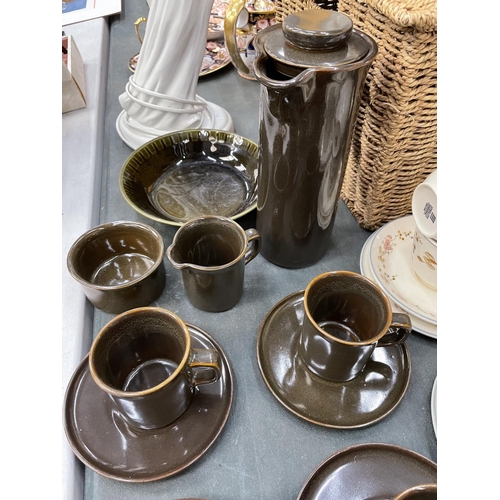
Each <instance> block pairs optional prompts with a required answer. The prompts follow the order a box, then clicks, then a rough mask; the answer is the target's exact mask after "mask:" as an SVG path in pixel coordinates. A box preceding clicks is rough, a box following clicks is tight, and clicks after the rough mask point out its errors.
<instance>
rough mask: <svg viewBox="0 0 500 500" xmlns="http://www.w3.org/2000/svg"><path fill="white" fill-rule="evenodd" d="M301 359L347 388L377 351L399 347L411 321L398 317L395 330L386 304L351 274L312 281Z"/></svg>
mask: <svg viewBox="0 0 500 500" xmlns="http://www.w3.org/2000/svg"><path fill="white" fill-rule="evenodd" d="M304 311H305V314H304V322H303V327H302V333H301V336H300V342H299V348H298V352H299V355H300V356H301V357H302V359H303V361H304V363H305V364H306V366H307V367H308V368H309V369H310V370H311V371H312V372H313V373H315V374H316V375H318V376H320V377H322V378H325V379H326V380H331V381H336V382H345V381H348V380H352V379H353V378H355V377H356V376H357V375H358V373H359V372H360V371H361V370H363V368H364V367H365V365H366V363H367V362H368V360H369V358H370V356H371V355H372V353H373V352H374V350H375V348H377V346H388V345H397V344H400V343H403V342H404V341H405V340H406V338H407V337H408V335H409V334H410V332H411V320H410V317H409V316H408V315H406V314H398V315H397V316H396V320H399V321H398V323H397V328H394V326H395V325H394V323H393V319H394V318H393V315H392V309H391V305H390V303H389V299H388V298H387V297H386V296H385V294H384V292H382V290H381V289H380V288H379V287H378V286H377V285H375V283H373V282H372V281H371V280H369V279H367V278H365V277H364V276H362V275H360V274H357V273H353V272H350V271H331V272H328V273H323V274H320V275H319V276H316V277H315V278H314V279H313V280H312V281H311V282H310V283H309V284H308V286H307V288H306V291H305V294H304Z"/></svg>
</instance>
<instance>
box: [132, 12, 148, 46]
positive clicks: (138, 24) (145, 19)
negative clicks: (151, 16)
mask: <svg viewBox="0 0 500 500" xmlns="http://www.w3.org/2000/svg"><path fill="white" fill-rule="evenodd" d="M147 20H148V19H147V18H146V17H139V18H138V19H137V20H136V21H135V22H134V27H135V34H136V35H137V38H138V39H139V42H141V44H142V36H141V32H140V31H139V26H140V25H141V24H142V23H145V22H146V21H147Z"/></svg>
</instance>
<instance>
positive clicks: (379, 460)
mask: <svg viewBox="0 0 500 500" xmlns="http://www.w3.org/2000/svg"><path fill="white" fill-rule="evenodd" d="M436 482H437V465H436V464H435V463H434V462H432V461H431V460H429V459H428V458H425V457H424V456H422V455H419V454H418V453H415V452H414V451H410V450H407V449H406V448H402V447H400V446H395V445H390V444H378V443H369V444H360V445H355V446H350V447H348V448H344V449H343V450H340V451H339V452H337V453H335V454H333V455H332V456H330V457H329V458H327V459H326V460H325V461H324V462H323V463H322V464H321V465H320V466H319V467H318V468H317V469H316V470H315V471H314V472H313V473H312V474H311V476H310V477H309V479H308V480H307V481H306V483H305V485H304V486H303V488H302V490H301V492H300V494H299V496H298V497H297V500H345V499H349V500H392V499H393V498H394V497H395V496H396V495H398V494H399V493H401V492H402V491H404V490H406V489H407V488H410V487H411V486H415V485H418V484H426V483H436Z"/></svg>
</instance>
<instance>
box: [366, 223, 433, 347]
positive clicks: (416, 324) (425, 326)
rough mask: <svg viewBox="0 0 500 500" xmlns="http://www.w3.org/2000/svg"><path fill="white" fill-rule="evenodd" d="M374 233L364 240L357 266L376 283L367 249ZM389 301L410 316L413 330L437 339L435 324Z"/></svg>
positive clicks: (393, 308)
mask: <svg viewBox="0 0 500 500" xmlns="http://www.w3.org/2000/svg"><path fill="white" fill-rule="evenodd" d="M376 234H377V233H376V232H375V233H373V234H372V235H371V236H370V237H369V238H368V239H367V240H366V242H365V244H364V245H363V248H362V250H361V255H360V259H359V267H360V270H361V274H362V275H363V276H366V277H367V278H368V279H371V280H372V281H374V282H375V283H377V281H376V280H375V278H374V276H373V273H372V272H371V268H370V256H369V251H370V248H371V244H372V240H373V238H374V237H375V235H376ZM389 300H390V299H389ZM390 302H391V305H392V310H393V311H394V312H406V313H407V314H408V315H409V316H410V319H411V325H412V329H413V330H414V331H416V332H418V333H421V334H422V335H425V336H427V337H431V338H433V339H437V326H436V325H433V324H432V323H428V322H426V321H423V320H422V319H420V318H417V317H415V316H413V315H412V314H411V313H409V312H407V311H404V310H403V309H402V308H400V307H398V306H397V305H396V304H394V302H393V301H392V300H390Z"/></svg>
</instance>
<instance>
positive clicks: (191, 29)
mask: <svg viewBox="0 0 500 500" xmlns="http://www.w3.org/2000/svg"><path fill="white" fill-rule="evenodd" d="M212 3H213V2H212V0H183V1H182V2H177V1H175V0H150V1H149V6H150V11H149V14H148V22H147V26H146V30H145V34H144V40H143V43H142V47H141V57H140V58H139V60H138V62H137V68H136V70H135V73H134V74H133V75H132V76H131V77H130V78H129V81H128V83H127V85H126V87H125V92H124V93H123V94H121V95H120V96H119V101H120V104H121V106H122V108H123V111H122V112H121V113H120V115H119V116H118V119H117V121H116V129H117V131H118V134H119V135H120V137H121V138H122V140H123V141H124V142H125V143H126V144H127V145H128V146H129V147H131V148H132V149H137V148H138V147H139V146H141V145H143V144H144V143H146V142H148V141H150V140H152V139H154V138H156V137H158V136H161V135H164V134H168V133H170V132H174V131H177V130H184V129H199V128H210V129H218V130H225V131H229V132H232V131H233V130H234V126H233V120H232V118H231V116H230V115H229V113H228V112H227V111H226V110H225V109H223V108H222V107H221V106H219V105H217V104H215V103H212V102H208V101H205V100H204V99H202V98H201V97H200V96H198V95H197V94H196V89H197V84H198V76H199V73H200V68H201V65H202V60H203V57H204V55H205V46H206V43H207V29H208V24H209V19H210V14H211V9H212Z"/></svg>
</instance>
